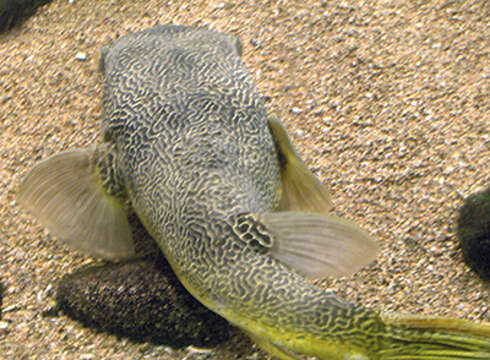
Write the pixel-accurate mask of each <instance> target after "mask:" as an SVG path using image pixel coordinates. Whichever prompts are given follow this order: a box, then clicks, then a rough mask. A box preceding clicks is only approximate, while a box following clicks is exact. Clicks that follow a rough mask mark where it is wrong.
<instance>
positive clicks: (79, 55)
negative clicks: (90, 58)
mask: <svg viewBox="0 0 490 360" xmlns="http://www.w3.org/2000/svg"><path fill="white" fill-rule="evenodd" d="M75 59H77V60H79V61H85V60H87V54H85V53H84V52H79V53H77V54H76V55H75Z"/></svg>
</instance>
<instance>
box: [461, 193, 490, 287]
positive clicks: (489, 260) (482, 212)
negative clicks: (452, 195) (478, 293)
mask: <svg viewBox="0 0 490 360" xmlns="http://www.w3.org/2000/svg"><path fill="white" fill-rule="evenodd" d="M457 235H458V239H459V242H460V245H461V249H462V251H463V257H464V260H465V262H466V264H467V265H468V266H469V267H470V268H472V269H473V270H474V271H475V272H476V273H477V274H478V275H479V276H480V277H481V278H482V279H483V280H486V281H490V186H489V187H488V188H487V189H486V190H483V191H480V192H477V193H475V194H473V195H470V196H469V197H467V198H466V199H465V201H464V204H463V206H462V207H461V209H460V210H459V217H458V228H457Z"/></svg>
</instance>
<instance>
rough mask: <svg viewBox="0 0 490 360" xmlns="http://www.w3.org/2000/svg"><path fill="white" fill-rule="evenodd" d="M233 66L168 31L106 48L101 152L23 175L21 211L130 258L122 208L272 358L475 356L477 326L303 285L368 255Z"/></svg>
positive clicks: (204, 45)
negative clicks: (128, 205)
mask: <svg viewBox="0 0 490 360" xmlns="http://www.w3.org/2000/svg"><path fill="white" fill-rule="evenodd" d="M240 55H241V44H240V41H239V40H238V39H237V38H236V37H234V36H231V35H227V34H223V33H219V32H214V31H211V30H207V29H205V28H197V27H187V26H174V25H162V26H157V27H154V28H150V29H147V30H144V31H140V32H136V33H133V34H130V35H127V36H124V37H122V38H121V39H119V40H118V41H116V42H115V43H114V44H112V45H111V46H108V47H105V48H104V49H103V51H102V56H101V68H102V70H103V72H104V76H105V83H104V94H103V111H104V116H103V117H104V142H103V143H102V144H97V145H95V146H92V147H89V148H85V149H77V150H71V151H67V152H64V153H60V154H57V155H54V156H53V157H51V158H49V159H47V160H44V161H42V162H41V163H39V164H38V165H36V166H35V167H34V168H33V169H32V170H31V171H30V172H29V174H28V175H27V177H26V178H25V180H24V181H23V182H22V184H21V186H20V190H19V200H20V201H21V203H22V204H24V205H25V206H26V207H27V208H29V209H30V210H31V211H32V212H33V213H34V215H35V216H37V217H38V218H39V220H40V221H41V222H42V223H44V224H45V225H46V226H47V227H48V229H50V231H51V232H52V233H53V234H55V235H56V236H58V237H59V238H61V239H63V240H64V241H66V242H67V243H68V244H70V245H72V246H73V247H75V248H77V249H79V250H82V251H84V252H86V253H88V254H90V255H93V256H99V257H102V258H105V259H127V258H131V257H133V256H134V243H133V240H132V238H131V235H130V233H131V232H130V230H129V225H128V221H127V214H126V210H125V209H126V208H125V206H124V205H123V204H124V202H125V201H126V200H129V202H130V203H131V206H132V208H133V209H134V210H135V212H136V214H137V216H138V218H139V220H140V221H141V223H142V224H143V225H144V227H145V228H146V230H148V232H149V233H150V234H151V236H152V238H153V239H154V240H155V241H156V242H157V244H158V246H159V248H160V250H161V251H162V253H163V254H164V256H165V258H166V259H167V260H168V262H169V264H170V265H171V267H172V269H173V271H174V272H175V274H176V275H177V277H178V279H179V281H180V282H181V283H182V284H183V285H184V287H185V288H186V289H187V290H188V291H189V292H190V293H191V294H192V296H194V297H195V298H196V299H197V300H198V301H199V302H201V303H202V304H203V305H204V306H206V307H207V308H209V309H211V310H212V311H214V312H215V313H217V314H219V315H221V316H222V317H224V318H225V319H227V320H228V321H229V322H230V323H231V324H233V325H235V326H236V327H238V328H240V329H241V330H242V331H244V332H245V333H246V334H248V335H249V336H250V337H251V338H252V340H254V341H255V342H256V343H257V344H259V345H260V346H261V347H263V348H264V349H265V350H266V351H268V352H269V353H271V354H272V355H274V356H276V357H278V358H280V359H299V358H300V356H302V355H310V356H314V357H316V358H318V359H321V360H323V359H330V360H368V359H369V360H382V359H397V360H402V359H411V360H415V359H489V358H490V326H488V325H484V324H476V323H472V322H469V321H465V320H456V319H445V318H431V317H429V318H427V317H421V316H415V315H404V314H398V313H389V312H385V311H380V310H376V309H370V308H366V307H363V306H361V305H356V304H351V303H349V302H347V301H345V300H344V299H342V298H340V297H338V296H336V295H332V294H331V293H328V292H326V291H325V290H324V289H322V288H320V287H317V286H315V285H314V284H313V283H312V282H311V281H310V280H309V279H311V278H318V277H324V276H327V275H333V276H338V275H345V274H349V273H352V272H355V271H357V270H358V269H360V268H361V267H363V266H364V265H366V264H368V263H369V262H371V261H372V260H373V259H374V258H375V256H376V255H375V254H376V244H375V242H374V241H373V240H372V239H371V237H370V236H369V235H368V234H367V233H366V232H365V231H363V230H361V229H360V228H359V227H357V226H356V225H354V224H352V223H350V222H348V221H345V220H343V219H340V218H338V217H335V216H332V215H330V214H329V210H330V208H331V203H330V197H329V194H328V191H327V189H326V188H325V187H324V186H323V185H322V183H321V182H320V181H319V180H318V179H317V178H316V177H315V176H314V175H313V173H312V172H311V171H310V170H309V169H308V168H307V166H306V165H305V164H304V162H303V161H302V160H301V159H300V157H299V156H298V154H297V152H296V150H295V149H294V147H293V145H292V143H291V141H290V140H289V138H288V135H287V133H286V131H285V129H284V127H283V126H282V125H281V123H280V122H279V120H278V119H277V118H275V117H273V116H268V115H267V112H266V108H265V106H264V104H263V101H262V99H261V97H260V95H259V94H258V93H257V91H256V89H255V84H254V81H253V79H252V77H251V75H250V74H249V72H248V71H247V69H246V68H245V66H244V63H243V61H242V60H241V58H240Z"/></svg>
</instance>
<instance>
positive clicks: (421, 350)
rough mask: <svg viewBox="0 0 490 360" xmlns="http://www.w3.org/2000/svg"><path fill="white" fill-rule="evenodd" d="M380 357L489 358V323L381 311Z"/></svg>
mask: <svg viewBox="0 0 490 360" xmlns="http://www.w3.org/2000/svg"><path fill="white" fill-rule="evenodd" d="M381 318H382V320H383V322H384V323H385V324H386V333H385V335H384V336H382V340H381V347H380V349H379V350H378V351H377V352H376V355H377V358H376V359H379V360H405V359H406V360H451V359H461V360H463V359H482V360H483V359H485V360H488V359H490V326H489V325H484V324H477V323H474V322H471V321H468V320H458V319H447V318H437V317H423V316H415V315H404V314H398V313H382V314H381Z"/></svg>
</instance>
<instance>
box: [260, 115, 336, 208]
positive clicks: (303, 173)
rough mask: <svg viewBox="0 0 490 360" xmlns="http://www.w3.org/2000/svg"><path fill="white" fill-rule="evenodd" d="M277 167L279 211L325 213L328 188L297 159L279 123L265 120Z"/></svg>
mask: <svg viewBox="0 0 490 360" xmlns="http://www.w3.org/2000/svg"><path fill="white" fill-rule="evenodd" d="M268 123H269V129H270V130H271V133H272V136H273V138H274V142H275V144H276V148H277V151H278V154H279V162H280V165H281V181H282V197H281V201H280V204H279V208H278V209H277V210H279V211H286V210H294V211H311V212H316V213H328V212H329V211H330V209H331V208H332V204H331V201H330V195H329V192H328V189H327V188H326V187H325V186H324V185H323V184H322V183H321V182H320V180H318V178H317V177H316V176H315V175H314V174H313V173H312V172H311V171H310V170H309V169H308V167H307V166H306V165H305V163H304V162H303V160H301V158H300V157H299V156H298V154H297V152H296V150H295V149H294V146H293V144H292V143H291V140H290V139H289V136H288V134H287V132H286V129H284V127H283V125H282V124H281V122H280V121H279V120H278V119H277V118H276V117H274V116H270V117H269V118H268Z"/></svg>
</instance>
